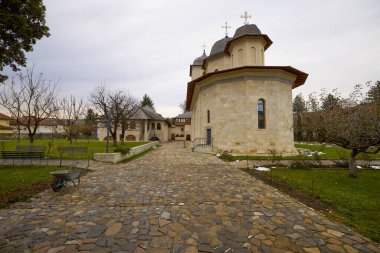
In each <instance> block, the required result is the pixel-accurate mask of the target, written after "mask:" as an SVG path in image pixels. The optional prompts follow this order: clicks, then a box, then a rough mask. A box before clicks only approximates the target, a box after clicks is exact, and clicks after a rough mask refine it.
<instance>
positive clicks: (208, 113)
mask: <svg viewBox="0 0 380 253" xmlns="http://www.w3.org/2000/svg"><path fill="white" fill-rule="evenodd" d="M207 123H210V110H207Z"/></svg>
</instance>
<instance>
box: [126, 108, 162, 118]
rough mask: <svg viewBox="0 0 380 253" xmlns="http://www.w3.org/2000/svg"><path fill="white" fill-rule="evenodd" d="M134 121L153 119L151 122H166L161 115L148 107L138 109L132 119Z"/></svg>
mask: <svg viewBox="0 0 380 253" xmlns="http://www.w3.org/2000/svg"><path fill="white" fill-rule="evenodd" d="M131 119H132V120H137V119H151V120H165V118H164V117H162V115H161V114H159V113H157V112H155V111H154V110H153V109H152V108H150V107H149V106H148V105H146V106H143V107H141V108H138V109H137V111H136V112H135V114H133V116H132V117H131Z"/></svg>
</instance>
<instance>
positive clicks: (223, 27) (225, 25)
mask: <svg viewBox="0 0 380 253" xmlns="http://www.w3.org/2000/svg"><path fill="white" fill-rule="evenodd" d="M230 28H231V26H228V24H227V21H226V22H225V23H224V26H222V29H225V30H226V32H225V34H226V37H228V29H230Z"/></svg>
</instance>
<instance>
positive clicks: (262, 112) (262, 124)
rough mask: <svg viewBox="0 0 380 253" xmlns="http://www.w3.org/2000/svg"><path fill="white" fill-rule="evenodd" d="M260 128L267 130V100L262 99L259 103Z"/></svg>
mask: <svg viewBox="0 0 380 253" xmlns="http://www.w3.org/2000/svg"><path fill="white" fill-rule="evenodd" d="M257 116H258V128H259V129H265V100H264V99H262V98H260V99H259V100H258V102H257Z"/></svg>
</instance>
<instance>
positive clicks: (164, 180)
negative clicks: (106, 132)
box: [0, 143, 380, 253]
mask: <svg viewBox="0 0 380 253" xmlns="http://www.w3.org/2000/svg"><path fill="white" fill-rule="evenodd" d="M92 168H94V169H95V170H96V171H95V172H92V173H90V174H88V175H86V176H85V177H83V178H82V182H81V185H80V186H79V187H77V188H75V187H66V188H65V189H64V190H62V191H61V192H60V193H55V192H53V191H52V190H50V189H49V190H46V191H44V192H42V193H41V194H40V195H41V197H40V198H38V199H34V200H33V201H31V202H29V203H17V204H15V205H12V206H11V207H10V208H6V209H1V210H0V252H49V253H51V252H76V251H90V252H110V251H112V252H136V253H142V252H158V253H161V252H162V253H164V252H185V253H193V252H226V253H227V252H312V253H313V252H348V253H351V252H380V248H379V246H378V245H377V244H375V243H373V242H371V241H370V240H369V239H367V238H364V237H362V236H361V235H359V234H357V233H355V232H353V231H351V230H350V229H349V228H347V227H346V226H344V225H341V224H338V223H335V222H333V221H331V220H329V219H328V218H326V217H325V216H323V215H321V214H318V213H316V212H314V211H312V210H311V209H309V208H307V207H305V206H303V205H301V204H300V203H298V202H296V201H295V200H293V199H291V198H289V197H287V196H284V195H283V194H281V193H279V192H277V191H276V190H275V189H273V188H271V187H269V186H267V185H265V184H263V183H261V182H260V181H257V180H255V179H254V178H252V177H250V176H248V175H247V174H245V173H244V172H242V171H240V170H238V169H236V168H233V167H232V166H230V165H228V164H227V163H224V162H222V161H221V160H219V159H217V158H215V157H213V156H210V155H207V154H199V153H191V152H189V151H187V150H185V149H183V148H182V146H181V144H180V143H170V144H165V145H163V146H162V147H160V148H158V149H156V150H154V151H153V152H151V153H149V154H147V155H146V156H144V157H142V158H140V159H137V160H135V161H132V162H130V163H128V164H117V165H109V164H100V163H94V164H93V165H92Z"/></svg>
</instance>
